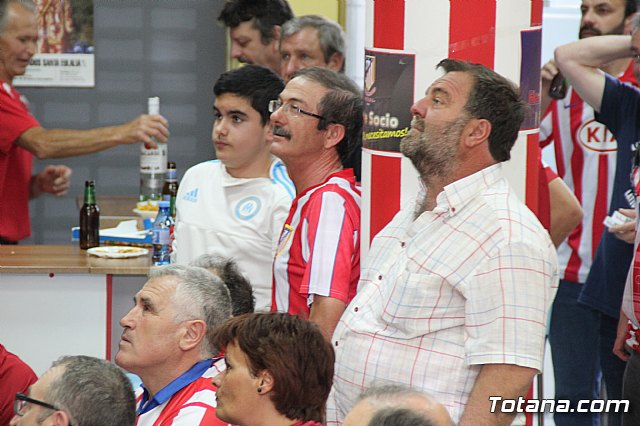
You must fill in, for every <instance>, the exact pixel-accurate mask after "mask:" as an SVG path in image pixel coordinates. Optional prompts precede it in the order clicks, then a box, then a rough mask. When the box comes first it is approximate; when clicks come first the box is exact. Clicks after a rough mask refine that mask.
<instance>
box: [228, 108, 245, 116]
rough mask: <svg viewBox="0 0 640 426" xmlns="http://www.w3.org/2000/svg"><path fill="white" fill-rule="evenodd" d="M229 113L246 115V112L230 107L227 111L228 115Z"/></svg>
mask: <svg viewBox="0 0 640 426" xmlns="http://www.w3.org/2000/svg"><path fill="white" fill-rule="evenodd" d="M231 114H236V115H241V116H243V117H248V115H247V113H246V112H244V111H242V110H239V109H232V110H231V111H229V115H231Z"/></svg>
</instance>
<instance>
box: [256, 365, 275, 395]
mask: <svg viewBox="0 0 640 426" xmlns="http://www.w3.org/2000/svg"><path fill="white" fill-rule="evenodd" d="M258 380H259V381H258V386H260V389H261V393H262V394H267V393H269V392H271V391H272V390H273V385H274V383H275V380H274V378H273V375H272V374H271V372H269V370H262V371H261V372H259V373H258Z"/></svg>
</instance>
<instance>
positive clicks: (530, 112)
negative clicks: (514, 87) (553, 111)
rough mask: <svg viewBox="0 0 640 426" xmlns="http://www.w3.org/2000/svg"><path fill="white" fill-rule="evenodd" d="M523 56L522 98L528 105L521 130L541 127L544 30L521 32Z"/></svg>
mask: <svg viewBox="0 0 640 426" xmlns="http://www.w3.org/2000/svg"><path fill="white" fill-rule="evenodd" d="M520 45H521V49H522V56H521V59H520V62H521V63H520V97H521V98H522V100H523V101H524V102H525V104H526V105H527V109H526V111H525V116H524V121H523V122H522V126H520V130H531V129H537V128H538V127H540V54H541V51H542V50H541V49H542V30H540V29H535V30H524V31H521V32H520Z"/></svg>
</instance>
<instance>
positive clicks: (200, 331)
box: [179, 320, 207, 351]
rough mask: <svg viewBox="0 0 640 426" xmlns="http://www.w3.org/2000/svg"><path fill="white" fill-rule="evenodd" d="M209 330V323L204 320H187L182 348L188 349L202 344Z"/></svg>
mask: <svg viewBox="0 0 640 426" xmlns="http://www.w3.org/2000/svg"><path fill="white" fill-rule="evenodd" d="M206 332H207V325H206V324H205V322H204V321H202V320H191V321H185V322H184V326H183V331H182V337H181V338H180V342H179V345H180V349H182V350H183V351H188V350H191V349H193V348H194V347H196V346H199V345H200V342H202V339H204V336H205V334H206Z"/></svg>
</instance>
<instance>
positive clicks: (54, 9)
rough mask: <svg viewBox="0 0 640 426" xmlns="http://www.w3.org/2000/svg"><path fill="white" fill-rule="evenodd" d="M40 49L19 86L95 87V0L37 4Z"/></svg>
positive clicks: (40, 0) (46, 0) (38, 0)
mask: <svg viewBox="0 0 640 426" xmlns="http://www.w3.org/2000/svg"><path fill="white" fill-rule="evenodd" d="M35 3H36V8H37V24H38V46H37V51H36V52H37V53H36V54H35V55H34V56H33V58H31V62H30V63H29V66H28V67H27V72H26V73H25V74H24V75H23V76H20V77H16V78H15V79H14V81H13V83H14V84H15V85H16V86H36V87H94V86H95V63H94V51H95V48H94V46H95V44H94V39H93V0H35Z"/></svg>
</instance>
